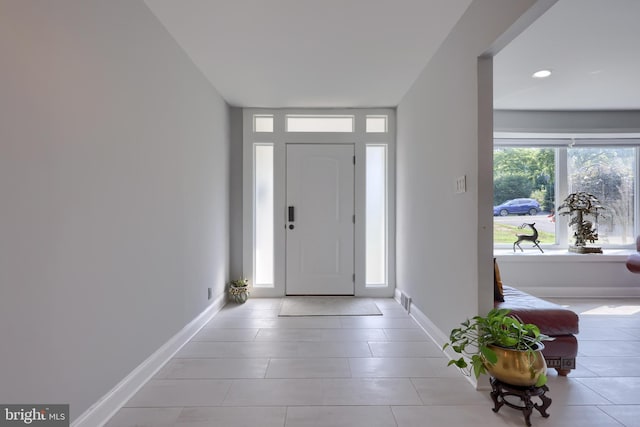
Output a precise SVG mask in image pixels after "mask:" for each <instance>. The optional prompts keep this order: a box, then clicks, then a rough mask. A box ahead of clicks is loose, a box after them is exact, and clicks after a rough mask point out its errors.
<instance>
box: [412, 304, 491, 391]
mask: <svg viewBox="0 0 640 427" xmlns="http://www.w3.org/2000/svg"><path fill="white" fill-rule="evenodd" d="M410 316H411V317H412V318H413V319H414V320H415V321H416V322H417V323H418V325H420V327H421V328H422V329H423V330H424V332H425V333H426V334H427V335H428V336H429V338H431V341H433V342H434V343H435V345H437V346H438V347H439V348H442V346H443V345H444V343H446V342H447V341H449V335H447V334H445V333H444V332H442V330H440V328H438V327H437V326H436V325H435V324H434V323H433V322H432V321H431V320H430V319H429V318H428V317H427V316H426V315H425V314H424V313H423V312H422V311H421V310H420V309H419V308H418V307H416V306H415V304H413V303H412V304H411V310H410ZM442 353H443V354H444V355H445V356H446V357H447V358H448V359H449V360H452V359H457V358H458V357H460V355H459V354H457V353H455V352H454V351H453V350H451V348H450V347H449V348H447V349H446V350H443V351H442ZM442 369H455V367H450V366H444V365H443V367H442ZM461 375H462V376H463V377H464V378H465V379H466V380H467V381H469V383H470V384H471V385H472V386H473V387H474V388H476V389H479V390H480V389H483V388H484V387H478V381H477V380H476V378H475V377H474V376H469V375H464V374H462V373H461Z"/></svg>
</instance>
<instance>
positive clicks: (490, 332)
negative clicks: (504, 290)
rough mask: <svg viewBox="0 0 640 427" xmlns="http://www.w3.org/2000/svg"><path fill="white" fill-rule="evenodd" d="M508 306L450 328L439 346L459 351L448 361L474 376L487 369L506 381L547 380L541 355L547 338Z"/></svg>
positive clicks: (532, 383) (540, 383)
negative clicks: (458, 355) (519, 318)
mask: <svg viewBox="0 0 640 427" xmlns="http://www.w3.org/2000/svg"><path fill="white" fill-rule="evenodd" d="M509 313H510V310H508V309H493V310H491V311H490V312H489V313H488V314H487V315H486V316H475V317H473V318H472V319H467V320H465V321H464V322H462V323H461V327H459V328H455V329H453V330H452V331H451V334H450V336H449V341H448V342H447V343H445V344H444V346H443V347H442V349H443V350H444V349H446V348H447V347H449V346H450V347H451V348H452V349H453V351H455V352H456V353H458V354H461V355H462V357H460V358H459V359H453V360H451V361H449V364H448V366H451V365H455V366H457V367H458V368H460V369H462V370H463V371H464V372H466V373H467V374H468V375H471V373H473V374H474V375H475V377H476V379H477V378H479V377H480V375H482V374H486V373H488V374H489V375H491V376H492V377H494V378H496V379H498V380H500V381H502V382H503V383H506V384H511V385H515V386H536V387H541V386H543V385H544V384H546V382H547V375H546V371H547V364H546V362H545V360H544V357H543V355H542V349H543V348H544V344H543V343H542V341H544V340H550V339H552V338H549V337H548V336H546V335H544V334H541V333H540V329H539V328H538V327H537V326H536V325H533V324H530V323H527V324H525V323H522V322H521V321H520V320H518V319H517V318H515V317H513V316H511V315H509Z"/></svg>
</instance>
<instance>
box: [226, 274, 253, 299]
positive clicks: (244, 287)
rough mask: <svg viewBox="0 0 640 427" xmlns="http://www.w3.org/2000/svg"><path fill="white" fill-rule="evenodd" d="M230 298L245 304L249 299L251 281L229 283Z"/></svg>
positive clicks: (242, 279)
mask: <svg viewBox="0 0 640 427" xmlns="http://www.w3.org/2000/svg"><path fill="white" fill-rule="evenodd" d="M229 296H230V297H231V299H232V300H233V301H234V302H237V303H239V304H242V303H244V302H245V301H247V299H248V298H249V280H248V279H244V278H240V279H236V280H232V281H231V283H229Z"/></svg>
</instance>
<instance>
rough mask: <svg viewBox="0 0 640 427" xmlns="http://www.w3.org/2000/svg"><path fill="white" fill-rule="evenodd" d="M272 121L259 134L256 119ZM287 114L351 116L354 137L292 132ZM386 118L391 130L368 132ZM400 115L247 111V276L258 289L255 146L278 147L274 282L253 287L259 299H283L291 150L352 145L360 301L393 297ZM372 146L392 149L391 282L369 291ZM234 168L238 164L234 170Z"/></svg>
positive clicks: (380, 110) (375, 111)
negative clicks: (368, 164) (370, 120)
mask: <svg viewBox="0 0 640 427" xmlns="http://www.w3.org/2000/svg"><path fill="white" fill-rule="evenodd" d="M256 115H258V116H271V117H273V131H272V132H256V131H255V129H254V116H256ZM287 115H310V116H314V115H317V116H324V115H331V116H352V117H353V124H354V126H353V132H287V131H286V129H285V127H286V117H287ZM382 115H384V116H386V117H387V131H386V132H384V133H367V132H366V118H367V116H382ZM395 134H396V127H395V110H394V109H386V108H376V109H260V108H245V109H243V154H242V165H241V166H242V176H243V189H242V193H243V197H242V200H243V209H242V214H243V221H242V222H243V237H242V254H243V260H242V266H243V276H244V277H246V278H247V279H249V282H250V283H251V284H252V285H253V276H254V271H253V270H254V265H255V259H254V242H255V233H254V179H255V177H254V173H253V172H254V147H255V145H256V144H268V145H271V146H272V147H273V166H274V168H273V186H274V188H273V189H274V196H273V205H274V212H273V221H274V225H273V231H274V235H273V239H274V275H273V276H274V280H273V282H274V283H273V284H272V285H271V286H268V287H255V286H254V287H253V289H252V292H251V295H252V296H255V297H280V296H284V295H285V292H286V289H285V278H286V277H285V276H286V252H285V250H286V235H285V232H286V230H285V219H286V217H285V214H286V212H285V211H286V206H285V203H286V176H285V170H286V145H287V144H288V143H297V144H353V146H354V151H355V156H356V165H355V171H354V173H355V192H354V197H355V215H356V223H355V228H354V251H355V253H354V269H355V275H356V278H355V296H367V297H392V296H394V292H395ZM369 144H373V145H380V144H384V145H386V146H387V283H386V285H384V286H367V284H366V283H365V273H366V265H365V253H366V252H365V250H366V246H365V232H366V228H365V225H366V223H365V214H366V204H365V203H366V201H365V191H366V186H365V185H366V183H365V177H366V169H365V153H366V147H367V145H369ZM234 166H235V165H234Z"/></svg>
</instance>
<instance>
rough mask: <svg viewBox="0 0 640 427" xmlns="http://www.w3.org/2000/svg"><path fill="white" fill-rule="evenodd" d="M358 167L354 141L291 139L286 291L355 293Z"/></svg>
mask: <svg viewBox="0 0 640 427" xmlns="http://www.w3.org/2000/svg"><path fill="white" fill-rule="evenodd" d="M354 169H355V166H354V146H353V145H352V144H340V145H337V144H287V170H286V173H287V177H286V182H287V200H286V203H287V204H286V212H285V215H286V218H285V219H286V222H285V227H286V236H287V237H286V247H287V249H286V252H287V253H286V293H287V295H353V294H354V292H355V287H354V253H353V252H354V185H355V183H354V175H355V174H354Z"/></svg>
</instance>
